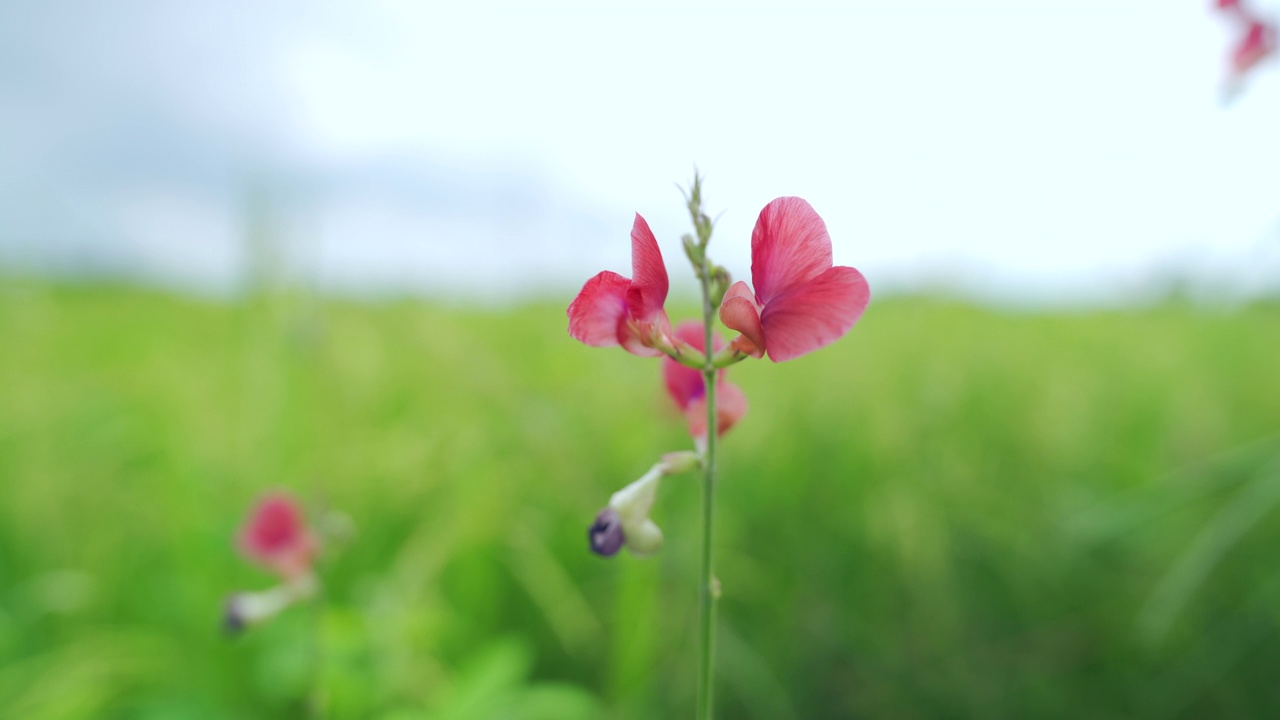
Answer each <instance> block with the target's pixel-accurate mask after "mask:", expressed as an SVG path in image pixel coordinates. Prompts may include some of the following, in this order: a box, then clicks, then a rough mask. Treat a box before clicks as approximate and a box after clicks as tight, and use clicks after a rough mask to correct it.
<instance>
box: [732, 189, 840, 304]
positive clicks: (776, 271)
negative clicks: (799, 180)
mask: <svg viewBox="0 0 1280 720" xmlns="http://www.w3.org/2000/svg"><path fill="white" fill-rule="evenodd" d="M831 263H832V260H831V236H830V235H829V234H828V233H827V225H826V223H824V222H823V221H822V218H821V217H820V216H819V215H818V213H817V211H816V210H814V209H813V207H812V206H811V205H809V203H808V202H806V201H805V200H803V199H802V198H798V197H780V198H777V199H776V200H774V201H773V202H770V203H769V204H768V205H765V206H764V209H763V210H761V211H760V217H759V218H757V219H756V226H755V229H754V230H752V232H751V283H752V285H753V286H754V287H755V291H756V300H757V301H758V302H759V304H760V305H767V304H769V302H770V301H772V300H773V298H774V297H776V296H778V295H781V294H782V293H784V292H786V291H787V290H790V289H791V288H793V287H795V286H797V285H800V284H802V283H805V282H807V281H809V280H811V279H813V278H815V277H817V276H818V275H820V274H822V273H823V272H825V271H826V270H827V268H830V267H831Z"/></svg>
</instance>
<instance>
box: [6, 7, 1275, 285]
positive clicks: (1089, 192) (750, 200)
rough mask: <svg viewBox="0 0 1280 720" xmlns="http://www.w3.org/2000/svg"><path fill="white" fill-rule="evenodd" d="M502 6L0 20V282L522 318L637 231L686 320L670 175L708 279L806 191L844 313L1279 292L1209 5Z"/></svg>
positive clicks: (612, 265) (684, 226)
mask: <svg viewBox="0 0 1280 720" xmlns="http://www.w3.org/2000/svg"><path fill="white" fill-rule="evenodd" d="M529 5H530V4H528V3H514V2H508V3H486V2H476V3H452V4H450V3H422V2H399V1H397V2H385V1H384V2H377V1H372V2H361V3H358V4H357V3H337V2H315V1H303V0H276V1H273V2H249V1H248V0H229V1H228V2H222V3H205V4H200V5H197V4H178V3H167V2H161V1H159V0H136V1H135V2H130V3H126V4H113V5H112V6H111V7H106V4H102V3H97V2H92V1H91V0H52V1H51V2H44V3H27V4H22V3H6V4H3V5H0V107H3V108H5V112H4V113H0V266H5V265H7V266H10V267H15V268H19V269H20V270H31V269H35V270H42V271H48V272H63V273H65V272H71V273H77V274H85V273H88V274H101V273H107V274H124V275H128V276H132V277H138V278H143V279H146V280H150V281H158V282H161V283H163V284H168V285H173V286H177V287H183V288H190V289H194V290H196V291H209V290H213V291H218V289H220V288H222V289H225V288H228V287H236V286H237V284H238V283H239V282H241V280H242V279H243V277H245V275H246V272H247V268H248V267H249V266H250V265H251V264H252V261H251V258H253V257H256V256H257V255H255V250H254V248H255V247H261V245H260V244H259V245H254V241H255V240H254V239H255V238H258V239H261V238H267V239H268V240H269V245H270V250H269V251H268V252H266V254H267V255H270V256H273V257H279V258H282V259H281V260H279V261H278V263H277V266H278V267H279V268H280V269H281V270H280V271H281V272H283V273H285V274H288V275H290V276H292V277H296V278H304V279H306V280H307V281H309V282H312V281H313V282H315V283H317V284H319V285H321V286H323V287H325V288H328V289H333V290H338V291H352V292H358V293H375V294H377V293H400V292H412V293H422V294H427V295H436V296H440V295H448V296H459V297H465V298H477V299H485V298H522V297H527V296H530V295H547V294H557V293H565V292H568V293H572V292H573V290H574V289H576V287H577V286H578V285H580V284H581V283H582V282H583V281H584V280H585V279H586V278H587V277H589V276H590V275H592V274H594V273H595V272H597V271H599V270H602V269H610V270H615V271H619V272H622V273H623V274H626V272H627V270H628V264H629V244H628V237H629V230H630V227H631V222H632V219H633V217H634V213H637V212H638V213H640V214H642V215H643V216H644V217H645V218H646V219H647V220H648V221H649V223H650V225H651V226H652V227H653V229H654V231H655V233H656V234H657V236H658V238H659V243H660V245H661V246H662V248H663V250H664V253H665V254H666V257H667V260H668V265H669V268H670V272H671V274H672V277H673V287H674V288H675V289H676V291H677V292H681V291H687V292H692V281H691V278H690V277H688V273H685V272H683V268H682V267H681V261H682V256H681V253H680V245H679V237H680V235H681V234H683V233H684V232H687V230H688V220H687V218H686V217H685V215H684V214H683V212H684V210H683V205H682V201H681V196H680V191H679V187H678V186H682V185H687V184H688V182H689V180H690V179H691V178H692V174H693V172H694V168H695V166H696V167H697V168H698V170H699V171H701V172H702V173H703V175H704V176H705V178H706V184H705V191H704V194H705V201H706V206H707V207H708V209H709V210H711V211H712V212H713V213H720V215H719V221H718V224H717V230H716V236H715V238H714V239H713V241H712V252H711V254H712V257H713V258H714V259H716V260H717V261H718V262H720V263H721V264H723V265H725V266H726V267H728V268H729V270H730V271H731V273H732V274H733V275H734V276H735V277H740V278H741V277H748V276H749V268H750V254H749V245H750V241H749V239H750V233H751V228H752V225H753V224H754V221H755V217H756V215H757V214H758V213H759V211H760V208H762V207H763V206H764V205H765V204H766V203H767V202H768V201H769V200H771V199H773V198H775V197H778V196H782V195H799V196H801V197H804V198H806V199H807V200H808V201H809V202H810V203H811V204H812V205H813V206H814V207H815V208H816V209H817V211H818V212H819V213H820V214H821V215H822V216H823V218H824V219H825V220H826V222H827V225H828V228H829V230H830V232H831V236H832V241H833V244H834V255H835V261H836V263H837V264H842V265H852V266H855V267H858V268H859V269H860V270H862V271H863V273H864V274H865V275H866V276H867V278H868V280H869V282H870V284H871V287H872V291H873V293H875V292H876V290H877V288H882V289H888V290H895V289H897V290H902V289H913V288H931V287H942V288H948V289H954V290H959V291H963V292H966V293H969V294H972V295H975V296H979V297H987V298H996V299H1009V300H1013V301H1017V302H1027V303H1042V302H1050V303H1066V304H1072V303H1090V302H1098V301H1102V302H1108V301H1113V300H1121V301H1124V300H1129V299H1134V298H1142V297H1144V296H1146V295H1147V294H1149V293H1151V292H1153V291H1155V290H1158V289H1159V288H1161V287H1163V283H1165V282H1167V281H1168V279H1169V278H1170V277H1188V278H1192V279H1198V280H1200V281H1202V282H1204V283H1207V284H1210V285H1212V286H1214V287H1220V288H1226V289H1228V290H1229V291H1230V292H1233V293H1247V292H1251V291H1256V290H1259V289H1262V288H1265V287H1273V288H1274V287H1275V286H1276V285H1277V284H1278V283H1280V192H1278V191H1277V190H1278V183H1277V169H1278V168H1280V143H1278V142H1276V139H1277V129H1278V128H1280V123H1278V122H1277V118H1280V63H1276V62H1274V60H1273V61H1272V62H1270V63H1269V64H1268V65H1267V66H1264V67H1261V68H1259V72H1257V73H1256V74H1255V75H1254V76H1252V77H1250V78H1249V81H1248V83H1247V86H1246V87H1245V89H1244V91H1243V92H1242V93H1241V94H1240V95H1239V96H1238V97H1236V98H1235V99H1234V101H1232V102H1229V103H1224V102H1223V100H1222V97H1221V92H1220V90H1221V86H1222V80H1223V75H1224V68H1225V56H1226V53H1227V48H1228V44H1229V42H1230V33H1229V31H1228V28H1227V26H1226V25H1225V24H1224V23H1223V22H1222V21H1221V20H1220V18H1218V17H1215V16H1214V14H1213V13H1212V12H1211V11H1210V8H1209V3H1208V2H1207V1H1206V2H1201V1H1199V0H1197V1H1195V2H1190V1H1187V2H1171V1H1170V0H1150V1H1141V0H1132V1H1130V2H1119V1H1117V0H1110V1H1106V0H1075V1H1072V2H1065V1H1064V2H1056V1H1055V2H1050V1H1048V0H1044V1H1036V0H1016V1H1006V2H995V1H988V2H964V3H961V2H955V0H917V1H916V2H912V3H885V2H860V1H851V2H841V3H804V2H791V3H785V4H784V3H752V2H694V1H690V2H645V3H626V2H600V1H596V2H578V3H549V4H545V5H543V6H542V7H539V8H538V9H531V8H530V7H529ZM1259 7H1261V8H1264V9H1266V10H1267V11H1268V12H1271V13H1272V14H1276V11H1277V8H1276V7H1275V6H1274V5H1267V4H1259ZM261 254H262V253H260V252H259V253H258V255H261Z"/></svg>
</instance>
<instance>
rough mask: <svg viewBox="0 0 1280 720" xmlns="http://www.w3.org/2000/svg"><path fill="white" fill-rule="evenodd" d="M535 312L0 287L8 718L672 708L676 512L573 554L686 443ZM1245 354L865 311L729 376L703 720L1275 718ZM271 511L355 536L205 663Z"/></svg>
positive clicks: (680, 536)
mask: <svg viewBox="0 0 1280 720" xmlns="http://www.w3.org/2000/svg"><path fill="white" fill-rule="evenodd" d="M563 304H564V303H560V302H556V303H541V304H532V305H528V306H524V307H520V308H517V309H509V310H480V309H472V308H465V307H455V306H449V305H447V304H441V303H435V304H431V303H424V302H419V301H411V300H388V301H383V302H378V303H372V302H365V303H361V302H355V301H340V300H317V299H314V298H308V297H306V296H303V295H289V294H274V295H273V294H268V295H263V296H260V297H255V298H250V299H247V300H243V301H236V302H214V301H202V300H197V299H191V298H185V297H177V296H172V295H167V294H164V293H160V292H155V291H147V290H140V289H133V288H127V287H110V286H83V285H60V284H51V283H45V282H34V281H23V280H14V279H8V280H5V281H4V284H3V286H0V716H3V717H24V718H126V717H127V718H193V719H194V718H257V717H260V718H282V717H283V718H287V717H308V716H324V717H336V718H366V717H370V718H390V719H395V720H407V719H409V718H457V719H459V720H461V719H463V718H514V719H516V720H519V719H521V718H527V719H529V720H534V719H537V718H560V719H564V720H572V718H599V717H608V718H624V719H626V718H635V719H637V720H638V719H640V718H659V717H683V716H686V715H687V714H688V713H689V711H690V708H691V707H692V700H693V693H694V687H693V683H694V653H695V647H694V640H693V638H694V637H695V634H694V625H695V623H696V603H697V595H696V590H695V582H696V581H695V575H696V572H697V550H696V544H697V542H698V539H697V538H698V534H697V533H698V530H697V518H698V507H697V503H698V493H697V486H696V481H695V480H694V479H693V478H692V477H687V478H686V477H676V478H671V479H670V480H668V481H667V482H666V483H665V484H664V487H663V491H662V496H661V497H660V499H659V504H658V507H657V510H656V512H655V519H656V520H657V521H658V523H659V524H660V525H662V527H663V528H664V530H665V532H666V534H667V546H666V549H665V550H664V551H663V553H662V554H661V555H660V556H658V557H657V558H654V559H652V560H647V561H638V560H635V559H633V558H630V557H626V556H622V557H619V558H616V559H613V560H611V561H606V560H602V559H599V558H595V557H592V556H590V555H589V554H588V553H587V551H586V538H585V530H586V526H587V524H588V523H589V522H590V520H591V519H592V517H593V516H594V514H595V512H596V511H597V510H598V509H599V508H600V506H602V505H603V503H604V502H605V501H606V500H607V498H608V496H609V494H610V493H611V492H612V491H613V490H615V489H617V488H618V487H620V486H621V485H623V484H625V483H626V482H628V481H630V480H632V479H634V478H635V477H638V476H639V475H640V474H641V473H642V472H643V471H644V470H645V469H647V468H648V467H649V465H651V464H652V463H653V462H654V461H655V460H656V459H657V458H658V456H659V455H660V454H661V453H663V452H665V451H669V450H675V449H683V448H685V447H687V446H688V439H687V437H685V436H684V432H683V423H682V422H681V421H680V419H679V418H678V417H677V415H676V413H675V412H674V410H672V409H671V408H669V407H668V406H667V405H666V399H665V397H663V396H662V395H661V393H660V385H659V380H658V366H657V362H656V361H652V360H644V359H639V358H634V357H631V356H629V355H627V354H626V353H623V352H621V351H618V350H597V349H591V348H586V347H584V346H582V345H580V344H578V343H576V342H573V341H572V340H570V339H569V338H568V336H567V335H566V333H565V328H564V326H565V321H564V315H563ZM691 314H692V313H690V312H685V313H681V312H678V311H673V313H672V315H673V317H684V316H689V315H691ZM1277 327H1280V307H1277V306H1276V305H1274V304H1263V303H1260V304H1256V305H1251V306H1247V307H1241V308H1236V309H1234V310H1232V311H1230V312H1226V311H1220V310H1211V309H1204V308H1197V307H1194V306H1192V305H1189V304H1186V303H1179V302H1168V303H1164V304H1159V305H1155V306H1152V307H1147V308H1140V309H1130V310H1123V311H1121V310H1109V311H1090V312H1074V313H1063V312H1057V313H1047V312H1040V313H1032V312H1013V311H998V310H992V309H984V308H980V307H975V306H972V305H968V304H965V303H962V302H956V301H949V300H945V299H939V298H932V299H931V298H898V299H889V300H877V301H876V302H874V303H873V304H872V307H871V308H870V309H869V310H868V312H867V314H866V316H865V317H864V319H863V321H862V322H861V323H860V324H859V326H858V327H857V328H855V330H854V331H853V332H852V333H851V334H850V335H849V336H848V337H847V338H845V339H844V340H842V341H841V342H839V343H837V344H836V345H834V346H832V347H831V348H828V349H826V350H824V351H822V352H819V353H816V354H814V355H811V356H807V357H805V358H803V359H800V360H797V361H794V362H791V363H786V364H782V365H774V364H772V363H770V362H768V361H764V362H747V363H743V364H742V365H739V366H736V367H735V368H734V369H733V370H732V371H731V373H730V377H731V378H732V380H733V381H734V382H736V383H738V384H739V385H740V386H742V388H743V389H744V391H745V392H746V394H747V396H748V398H749V401H750V403H751V410H750V412H749V414H748V415H747V417H746V418H745V420H744V421H743V422H742V423H741V424H740V425H739V426H738V427H737V428H735V429H734V430H733V432H732V433H730V434H729V435H728V436H727V437H726V440H725V443H724V446H723V448H724V451H723V461H722V466H721V470H722V480H721V484H720V487H719V500H720V504H719V507H718V513H719V514H718V518H719V527H718V538H717V542H718V551H719V567H718V574H719V576H720V579H721V581H722V583H723V587H724V593H725V595H724V598H723V602H722V604H721V624H720V631H721V632H720V645H719V661H720V668H719V681H720V684H719V702H720V708H721V709H720V716H721V717H726V718H774V719H783V720H785V719H787V718H805V719H811V718H853V717H874V718H951V717H954V718H970V717H974V718H976V717H982V718H1000V717H1009V718H1025V717H1038V718H1057V717H1061V718H1076V717H1090V718H1122V717H1151V718H1181V717H1188V718H1189V717H1221V716H1231V717H1259V716H1268V715H1270V714H1272V713H1273V712H1274V711H1275V709H1276V708H1277V707H1280V685H1277V684H1276V682H1275V677H1274V669H1275V668H1276V667H1280V634H1278V633H1277V630H1278V629H1280V571H1277V569H1276V564H1275V562H1274V558H1275V550H1274V549H1275V548H1276V547H1280V517H1278V516H1277V512H1276V509H1277V505H1278V504H1280V464H1278V462H1280V460H1278V459H1280V434H1278V431H1280V373H1278V372H1277V367H1280V365H1278V364H1277V355H1278V353H1277V351H1278V350H1280V345H1278V344H1277V340H1276V338H1277V337H1278V336H1277ZM270 487H285V488H290V489H292V490H293V491H294V492H296V493H297V494H298V495H299V496H300V497H303V498H305V499H307V501H308V502H310V503H312V504H313V506H314V507H323V508H332V509H334V510H337V511H340V512H342V513H345V514H346V515H348V516H349V517H350V518H351V520H352V521H353V523H354V525H355V527H356V536H355V537H354V539H353V540H352V541H351V542H350V543H349V544H348V545H347V546H346V547H343V548H341V550H340V551H335V552H332V553H330V554H329V555H327V556H326V557H325V559H324V563H323V569H322V572H323V575H324V582H325V588H326V589H325V596H324V602H323V603H322V604H317V605H316V606H314V607H306V608H302V607H300V608H292V609H291V610H289V611H288V612H286V613H285V614H284V615H283V616H281V617H280V618H279V619H277V620H276V621H275V622H272V623H271V624H268V625H265V626H262V627H259V628H255V629H254V630H252V631H251V632H249V633H248V634H246V635H245V636H243V637H239V638H235V639H228V638H226V637H224V636H222V635H221V633H220V632H219V630H218V623H219V619H220V612H221V603H222V601H223V598H224V597H225V596H226V595H227V594H228V593H230V592H232V591H234V590H239V589H249V588H255V587H263V586H266V585H268V584H269V583H270V582H271V580H270V578H269V577H267V576H266V575H265V574H263V573H261V572H259V571H257V570H255V569H254V568H252V567H251V566H249V565H248V564H246V563H245V562H244V561H243V560H242V559H241V558H239V557H238V556H237V555H236V553H235V551H234V549H233V547H232V543H231V537H232V534H233V533H234V531H235V529H236V527H237V526H238V524H239V522H240V521H241V519H242V517H243V515H244V514H245V512H246V510H247V508H248V506H249V505H250V504H251V503H252V501H253V499H254V498H255V497H256V496H257V495H258V494H259V493H260V492H262V491H263V490H264V489H266V488H270Z"/></svg>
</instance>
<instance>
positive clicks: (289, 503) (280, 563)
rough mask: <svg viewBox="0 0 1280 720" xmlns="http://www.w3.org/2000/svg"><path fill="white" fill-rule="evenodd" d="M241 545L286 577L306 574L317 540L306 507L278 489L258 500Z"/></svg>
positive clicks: (241, 537) (242, 534) (272, 569)
mask: <svg viewBox="0 0 1280 720" xmlns="http://www.w3.org/2000/svg"><path fill="white" fill-rule="evenodd" d="M238 540H239V543H238V544H239V546H240V550H241V552H243V553H244V554H245V555H246V556H248V557H249V559H251V560H253V561H254V562H256V563H258V564H260V565H263V566H264V567H266V568H268V569H269V570H271V571H273V572H275V573H277V574H278V575H280V576H281V577H283V578H285V579H286V580H291V579H294V578H297V577H300V576H303V575H306V574H307V573H309V572H310V570H311V562H312V560H314V559H315V555H316V551H317V544H316V540H315V537H314V536H313V535H312V534H311V531H310V530H308V529H307V525H306V521H305V520H304V518H303V515H302V509H301V508H300V507H299V506H298V503H297V502H296V501H295V500H294V499H293V498H292V497H290V496H288V495H286V494H284V493H281V492H274V493H271V494H268V495H266V496H264V497H263V498H262V499H261V500H259V501H258V504H257V506H256V507H254V509H253V513H252V514H251V515H250V516H249V520H248V522H247V523H245V525H244V527H242V528H241V529H240V535H239V539H238Z"/></svg>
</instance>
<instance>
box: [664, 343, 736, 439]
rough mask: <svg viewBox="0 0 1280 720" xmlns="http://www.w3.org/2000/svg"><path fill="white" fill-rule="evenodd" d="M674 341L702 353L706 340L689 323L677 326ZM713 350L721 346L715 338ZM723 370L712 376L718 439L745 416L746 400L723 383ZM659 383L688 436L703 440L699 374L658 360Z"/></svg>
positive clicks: (704, 427)
mask: <svg viewBox="0 0 1280 720" xmlns="http://www.w3.org/2000/svg"><path fill="white" fill-rule="evenodd" d="M675 337H676V340H677V341H679V342H682V343H684V344H686V345H690V346H692V348H693V349H694V350H697V351H698V352H699V353H701V352H704V351H705V348H706V340H705V338H704V335H703V328H702V323H699V322H696V321H693V320H690V321H688V322H683V323H680V325H679V327H677V328H676V330H675ZM713 345H714V346H715V347H714V349H715V350H719V349H720V348H721V347H722V346H723V345H724V341H722V340H721V339H720V338H719V337H716V338H715V339H714V341H713ZM724 373H725V371H724V370H720V371H719V372H718V373H717V374H716V416H717V418H718V420H717V422H716V427H717V429H718V431H719V434H720V435H723V434H725V433H726V432H728V430H729V428H731V427H733V425H734V423H736V422H738V420H740V419H741V418H742V416H743V415H745V414H746V413H747V398H746V396H745V395H743V394H742V390H740V389H739V388H738V386H737V385H734V384H733V383H731V382H728V381H727V380H725V379H724ZM662 379H663V383H664V384H665V385H666V388H667V394H668V395H670V396H671V399H672V400H674V401H675V403H676V407H678V408H680V410H681V412H683V413H684V416H685V418H686V419H687V420H688V422H689V434H690V435H692V436H693V437H694V438H706V436H707V386H706V381H705V380H704V379H703V377H702V371H700V370H695V369H694V368H691V367H688V366H686V365H681V364H680V363H678V362H676V361H675V360H673V359H671V358H669V357H668V358H663V360H662Z"/></svg>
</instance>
